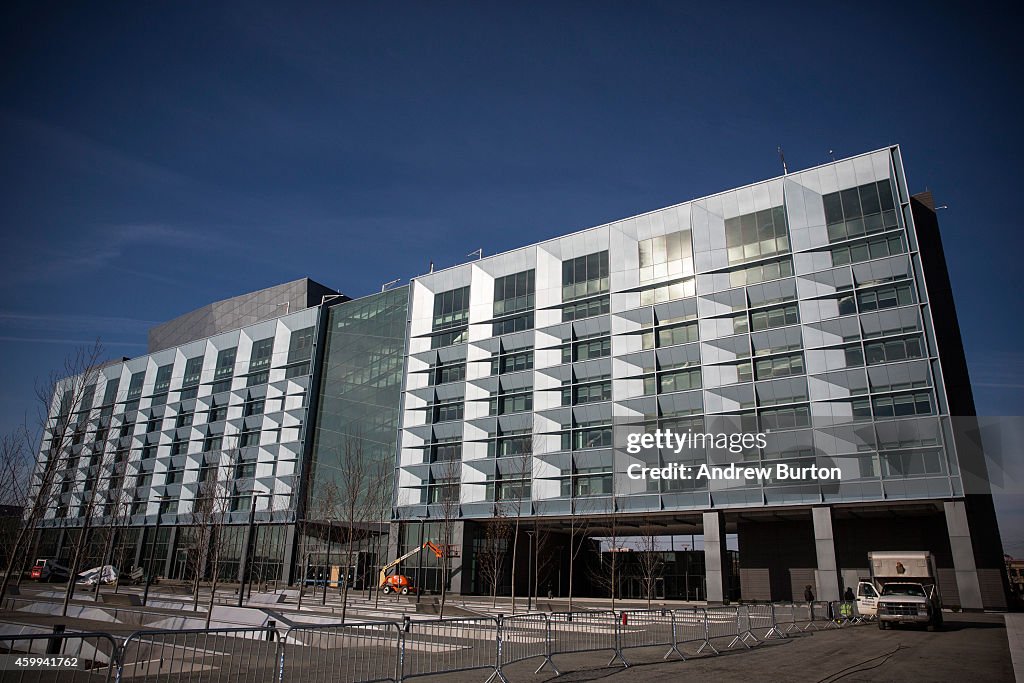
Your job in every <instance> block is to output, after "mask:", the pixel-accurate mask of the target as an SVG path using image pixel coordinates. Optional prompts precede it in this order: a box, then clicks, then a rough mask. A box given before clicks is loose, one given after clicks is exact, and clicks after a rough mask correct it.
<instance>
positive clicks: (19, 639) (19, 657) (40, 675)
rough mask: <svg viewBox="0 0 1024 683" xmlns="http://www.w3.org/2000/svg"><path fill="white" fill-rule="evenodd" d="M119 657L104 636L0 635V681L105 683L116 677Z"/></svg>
mask: <svg viewBox="0 0 1024 683" xmlns="http://www.w3.org/2000/svg"><path fill="white" fill-rule="evenodd" d="M119 656H120V649H119V648H118V645H117V642H116V641H115V640H114V637H113V636H111V635H109V634H107V633H52V634H44V633H33V634H21V635H5V636H0V658H2V660H3V667H2V668H0V679H2V680H4V681H5V682H6V681H10V683H43V682H44V681H45V682H49V681H60V682H61V683H79V682H83V683H84V682H85V681H89V682H90V683H93V682H95V683H108V682H112V681H114V679H115V678H116V677H117V670H118V664H119ZM40 660H45V661H40Z"/></svg>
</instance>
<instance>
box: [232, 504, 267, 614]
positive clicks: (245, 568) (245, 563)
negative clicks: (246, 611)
mask: <svg viewBox="0 0 1024 683" xmlns="http://www.w3.org/2000/svg"><path fill="white" fill-rule="evenodd" d="M266 495H269V494H268V493H267V492H266V491H257V490H256V489H253V491H252V501H251V502H250V504H249V528H248V531H247V533H246V542H245V552H244V553H243V556H242V572H241V576H239V577H238V578H239V582H238V606H239V607H241V606H242V600H243V599H244V598H245V584H246V581H247V576H248V575H249V574H251V572H250V571H249V560H250V555H252V548H253V543H252V542H253V535H254V534H255V528H256V498H257V497H259V496H266Z"/></svg>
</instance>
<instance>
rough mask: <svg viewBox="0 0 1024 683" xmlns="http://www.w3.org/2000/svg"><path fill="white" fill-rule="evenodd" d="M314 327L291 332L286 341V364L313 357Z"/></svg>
mask: <svg viewBox="0 0 1024 683" xmlns="http://www.w3.org/2000/svg"><path fill="white" fill-rule="evenodd" d="M315 331H316V328H314V327H306V328H303V329H301V330H295V331H294V332H292V338H291V341H289V342H288V365H292V364H294V363H301V362H302V361H307V360H309V359H310V358H312V357H313V342H314V341H315V338H314V332H315Z"/></svg>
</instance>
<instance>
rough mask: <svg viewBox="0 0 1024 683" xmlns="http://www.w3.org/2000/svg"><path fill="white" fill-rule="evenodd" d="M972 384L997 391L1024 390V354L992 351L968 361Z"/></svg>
mask: <svg viewBox="0 0 1024 683" xmlns="http://www.w3.org/2000/svg"><path fill="white" fill-rule="evenodd" d="M967 363H968V367H969V370H970V373H971V384H973V385H974V386H976V387H991V388H995V389H1024V353H1022V352H1020V351H992V352H988V353H986V354H984V355H983V356H974V357H971V358H969V359H968V361H967Z"/></svg>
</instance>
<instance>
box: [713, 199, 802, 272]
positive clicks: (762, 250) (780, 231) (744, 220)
mask: <svg viewBox="0 0 1024 683" xmlns="http://www.w3.org/2000/svg"><path fill="white" fill-rule="evenodd" d="M725 246H726V250H727V255H728V258H729V263H730V264H734V263H742V262H744V261H748V260H750V259H755V258H762V257H764V256H771V255H772V254H780V253H784V252H788V251H789V232H788V229H787V224H786V210H785V208H784V207H782V206H774V207H772V208H770V209H764V210H762V211H758V212H756V213H748V214H745V215H742V216H736V217H735V218H728V219H726V221H725Z"/></svg>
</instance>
